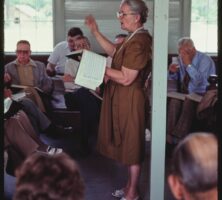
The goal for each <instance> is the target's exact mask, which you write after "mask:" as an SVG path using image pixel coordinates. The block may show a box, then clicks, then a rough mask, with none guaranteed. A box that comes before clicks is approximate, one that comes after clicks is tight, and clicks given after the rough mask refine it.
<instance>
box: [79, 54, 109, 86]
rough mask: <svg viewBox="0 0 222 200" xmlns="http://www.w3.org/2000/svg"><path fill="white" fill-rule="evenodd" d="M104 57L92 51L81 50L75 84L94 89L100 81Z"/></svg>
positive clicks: (103, 69)
mask: <svg viewBox="0 0 222 200" xmlns="http://www.w3.org/2000/svg"><path fill="white" fill-rule="evenodd" d="M105 68H106V58H105V57H104V56H101V55H99V54H96V53H94V52H91V51H88V50H83V54H82V58H81V61H80V64H79V69H78V72H77V74H76V78H75V84H78V85H81V86H83V87H86V88H89V89H92V90H95V89H96V88H97V87H98V86H99V85H100V84H101V83H102V82H103V77H104V73H105Z"/></svg>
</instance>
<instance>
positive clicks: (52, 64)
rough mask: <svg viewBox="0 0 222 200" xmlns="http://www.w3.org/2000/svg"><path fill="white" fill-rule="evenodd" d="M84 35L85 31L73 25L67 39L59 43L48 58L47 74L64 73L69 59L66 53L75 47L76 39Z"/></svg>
mask: <svg viewBox="0 0 222 200" xmlns="http://www.w3.org/2000/svg"><path fill="white" fill-rule="evenodd" d="M79 36H83V32H82V30H81V29H80V28H78V27H72V28H70V29H69V31H68V33H67V40H66V41H63V42H60V43H58V44H57V45H56V46H55V48H54V50H53V52H52V53H51V55H50V56H49V58H48V65H47V69H46V70H47V74H48V75H49V76H54V75H55V74H59V75H63V74H64V69H65V63H66V60H67V57H66V55H67V54H69V53H70V52H72V51H74V49H75V40H76V39H77V38H78V37H79Z"/></svg>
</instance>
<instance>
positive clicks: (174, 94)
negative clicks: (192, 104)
mask: <svg viewBox="0 0 222 200" xmlns="http://www.w3.org/2000/svg"><path fill="white" fill-rule="evenodd" d="M167 97H170V98H174V99H180V100H183V101H184V100H185V98H187V99H190V100H193V101H196V102H200V101H201V99H202V96H201V95H198V94H196V93H191V94H184V93H179V92H168V93H167Z"/></svg>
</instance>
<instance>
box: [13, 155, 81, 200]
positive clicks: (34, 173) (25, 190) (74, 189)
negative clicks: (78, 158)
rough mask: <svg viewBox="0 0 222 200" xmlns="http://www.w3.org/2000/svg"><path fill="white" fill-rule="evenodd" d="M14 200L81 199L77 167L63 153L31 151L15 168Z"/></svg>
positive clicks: (79, 177)
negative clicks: (20, 164)
mask: <svg viewBox="0 0 222 200" xmlns="http://www.w3.org/2000/svg"><path fill="white" fill-rule="evenodd" d="M16 177H17V182H16V192H15V196H14V200H21V199H22V200H61V199H67V200H73V199H75V200H82V199H83V198H84V184H83V181H82V179H81V176H80V173H79V169H78V167H77V165H76V163H75V162H74V160H72V159H71V158H70V157H69V156H68V155H66V154H65V153H61V154H56V155H45V154H41V153H36V154H32V155H31V156H30V157H28V158H27V159H26V160H25V162H24V163H23V165H22V166H21V167H20V168H19V169H18V170H17V171H16Z"/></svg>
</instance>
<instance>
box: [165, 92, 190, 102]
mask: <svg viewBox="0 0 222 200" xmlns="http://www.w3.org/2000/svg"><path fill="white" fill-rule="evenodd" d="M167 97H171V98H174V99H180V100H185V97H186V94H183V93H179V92H167Z"/></svg>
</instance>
